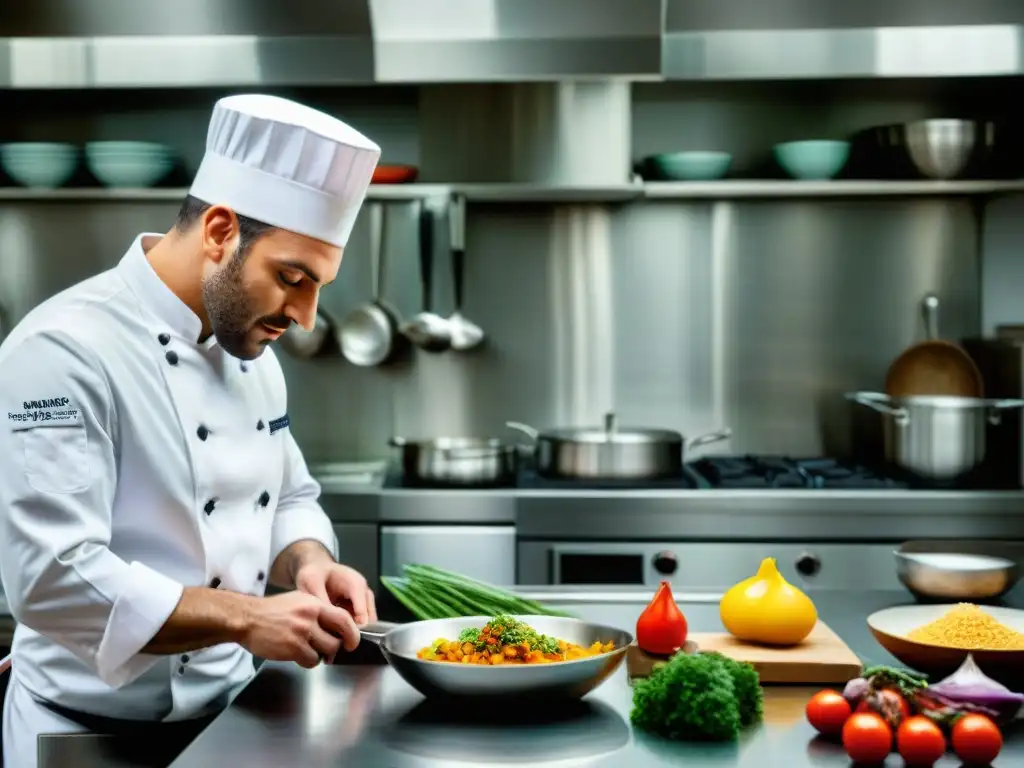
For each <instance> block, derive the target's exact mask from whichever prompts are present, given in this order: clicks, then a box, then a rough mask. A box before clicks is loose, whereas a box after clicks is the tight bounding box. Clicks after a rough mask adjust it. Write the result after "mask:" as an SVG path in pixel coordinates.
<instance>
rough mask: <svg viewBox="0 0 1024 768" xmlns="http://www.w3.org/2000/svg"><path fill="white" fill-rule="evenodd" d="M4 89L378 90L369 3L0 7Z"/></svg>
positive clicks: (91, 0) (205, 0) (124, 0)
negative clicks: (366, 86)
mask: <svg viewBox="0 0 1024 768" xmlns="http://www.w3.org/2000/svg"><path fill="white" fill-rule="evenodd" d="M0 31H2V32H3V34H4V35H5V37H2V38H0V87H8V88H182V87H202V86H268V85H271V86H273V85H319V84H345V83H372V82H374V75H373V73H374V66H373V35H372V31H371V26H370V7H369V2H368V0H32V2H24V3H23V2H3V3H0Z"/></svg>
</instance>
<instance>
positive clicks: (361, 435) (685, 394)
mask: <svg viewBox="0 0 1024 768" xmlns="http://www.w3.org/2000/svg"><path fill="white" fill-rule="evenodd" d="M175 211H176V206H174V205H173V204H170V203H166V202H165V203H122V204H117V205H111V204H110V203H85V202H75V203H54V202H17V203H5V204H4V205H3V206H0V274H2V275H3V276H4V278H3V281H2V283H0V305H2V306H3V307H4V309H5V311H6V313H7V314H8V315H9V316H11V317H13V318H18V317H21V316H23V315H24V313H25V312H26V311H28V310H29V309H30V308H31V307H32V306H33V305H35V304H36V303H37V302H38V301H40V300H41V299H42V298H45V297H46V296H49V295H51V294H52V293H54V292H56V291H57V290H60V289H61V288H63V287H65V286H67V285H70V284H72V283H74V282H75V281H77V280H80V279H82V278H84V277H86V276H88V275H90V274H92V273H94V272H96V271H98V270H100V269H103V268H105V267H107V266H111V265H113V264H114V263H116V261H117V259H118V258H119V257H120V255H121V253H122V252H123V251H124V249H125V247H126V246H127V245H128V244H129V242H130V240H131V238H132V237H133V236H134V234H135V233H137V232H139V231H143V230H156V231H162V230H163V229H165V228H166V227H167V225H168V222H170V221H171V220H172V217H173V216H174V213H175ZM413 212H414V208H413V207H412V206H408V205H403V204H392V205H391V206H390V207H389V211H388V236H387V244H386V248H387V252H386V259H387V263H386V265H385V266H386V274H385V283H386V286H385V287H386V293H387V298H388V299H389V300H390V301H391V302H393V303H394V304H395V305H396V307H397V308H398V309H399V311H400V312H401V313H402V314H403V315H409V314H411V313H413V312H415V311H416V310H417V309H418V306H419V276H418V262H417V250H416V248H417V242H416V235H415V232H416V230H415V222H414V219H413ZM467 218H468V231H467V268H466V275H465V278H466V306H465V312H466V314H467V315H468V316H469V317H471V318H472V319H473V320H475V321H476V322H477V323H478V324H480V325H481V326H482V327H483V328H484V330H485V331H486V333H487V336H488V342H487V344H486V346H485V347H484V348H483V349H481V350H478V351H476V352H473V353H468V354H463V355H460V354H457V353H446V354H443V355H431V354H427V353H420V352H417V353H415V356H414V357H413V359H411V360H407V361H399V362H398V364H396V365H395V366H392V367H390V368H382V369H369V370H361V369H357V368H354V367H352V366H350V365H348V364H346V363H345V362H344V361H343V360H340V359H337V360H332V359H327V360H313V361H297V360H292V359H288V358H287V357H286V355H285V354H284V353H283V352H280V353H279V354H280V356H281V357H282V360H283V361H284V365H285V369H286V373H287V376H288V380H289V385H290V401H291V402H290V405H289V409H290V412H291V417H292V424H293V428H294V430H295V432H296V435H297V437H298V439H299V440H300V441H301V443H302V445H303V446H304V448H305V450H306V452H307V456H308V457H309V458H310V459H311V460H318V461H319V460H355V459H364V458H376V457H383V456H386V455H387V453H388V448H387V439H388V437H390V436H391V435H393V434H402V435H406V436H429V435H438V434H503V433H504V432H505V429H504V426H503V425H504V422H505V421H506V420H509V419H515V420H519V421H526V422H529V423H533V424H536V425H538V426H541V427H545V426H556V425H568V424H585V423H593V424H597V423H599V422H600V418H601V415H602V414H603V413H604V412H605V411H606V410H611V409H614V410H615V411H616V412H618V413H619V414H620V417H621V419H622V421H623V422H630V423H634V424H637V423H643V424H650V425H661V426H667V427H672V428H676V429H680V430H682V431H683V432H684V433H685V434H687V435H691V436H696V435H697V434H698V433H702V432H705V431H710V430H713V429H716V428H718V427H720V426H730V427H732V428H733V430H734V437H733V439H732V440H731V442H729V443H725V444H720V445H717V446H715V448H714V449H715V450H716V451H735V452H745V451H779V452H787V453H792V454H816V453H820V452H822V451H830V452H837V451H838V452H841V451H845V450H846V448H847V447H848V440H849V435H850V426H849V415H850V408H849V407H848V406H847V404H846V403H845V402H844V400H843V399H842V393H843V392H844V391H845V390H849V389H859V388H871V387H878V386H880V384H881V381H882V377H883V375H884V372H885V369H886V367H887V365H888V363H889V361H890V360H891V358H892V356H893V355H895V354H897V353H898V352H899V350H900V349H901V348H902V347H903V346H904V345H906V344H908V343H910V342H912V341H913V340H915V339H916V338H919V337H920V334H921V326H920V319H919V318H920V313H919V311H918V308H917V304H918V302H919V300H920V298H921V296H922V295H923V294H924V293H925V292H927V291H930V290H934V291H937V292H938V293H939V294H940V296H941V297H942V299H943V307H942V310H943V312H942V318H941V332H942V334H943V335H944V336H947V337H950V338H959V337H962V336H967V335H973V334H976V333H977V332H978V331H979V327H980V300H979V297H980V290H979V257H978V253H977V234H976V227H977V225H976V219H975V217H974V215H973V212H972V209H971V207H970V204H969V203H968V202H966V201H961V200H943V199H927V200H926V199H921V200H906V201H901V200H879V201H869V200H849V201H843V200H814V201H772V202H759V201H750V202H742V203H678V202H664V203H661V202H659V203H645V204H635V205H629V206H622V207H603V206H597V205H585V206H568V205H560V206H550V205H536V206H510V205H492V206H472V207H471V209H470V211H469V214H468V217H467ZM438 229H439V230H443V228H442V227H439V228H438ZM436 245H437V251H438V255H439V258H438V259H437V260H436V263H435V286H436V291H435V303H436V308H437V309H439V310H441V311H443V312H447V311H449V310H450V308H451V287H450V286H451V281H450V273H449V269H448V267H449V261H448V258H447V251H446V245H447V243H446V238H445V236H444V233H443V232H441V231H439V233H438V236H437V241H436ZM367 248H368V232H367V230H366V222H365V217H363V218H362V220H361V221H360V223H359V225H358V226H357V230H356V232H355V234H354V236H353V239H352V241H351V242H350V244H349V248H348V250H347V254H346V257H345V259H344V261H343V264H342V268H341V271H340V274H339V279H338V281H337V283H336V284H335V285H334V286H331V287H330V288H328V289H326V290H325V291H324V293H323V298H322V302H323V306H324V308H325V309H327V310H328V311H329V312H330V313H331V314H333V315H335V316H336V317H340V316H342V315H343V314H344V313H345V312H347V311H348V310H350V309H352V308H354V307H355V306H357V305H358V304H359V303H360V302H362V301H365V300H366V299H368V298H369V295H370V282H369V269H368V259H366V258H363V256H364V254H365V253H366V250H367Z"/></svg>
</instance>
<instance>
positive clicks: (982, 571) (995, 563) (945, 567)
mask: <svg viewBox="0 0 1024 768" xmlns="http://www.w3.org/2000/svg"><path fill="white" fill-rule="evenodd" d="M894 554H895V556H896V575H897V577H898V578H899V580H900V582H901V583H902V584H903V585H904V586H905V587H906V588H907V589H909V590H910V591H911V592H912V593H913V594H914V595H915V596H917V597H919V598H923V599H926V600H947V601H948V600H957V601H962V602H973V601H981V600H994V599H995V598H998V597H1001V596H1002V595H1004V594H1006V593H1007V592H1009V591H1010V590H1011V589H1013V587H1014V586H1015V585H1016V584H1017V582H1018V581H1019V580H1020V576H1021V573H1020V563H1021V560H1022V559H1024V552H1022V548H1021V547H1019V546H1016V545H1013V544H1008V543H1004V542H993V541H931V540H928V541H908V542H906V543H905V544H904V545H903V546H901V547H900V548H899V549H897V550H895V552H894Z"/></svg>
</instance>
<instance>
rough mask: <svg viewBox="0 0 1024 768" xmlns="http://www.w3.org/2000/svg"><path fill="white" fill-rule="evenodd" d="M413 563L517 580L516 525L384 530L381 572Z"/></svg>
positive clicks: (488, 578)
mask: <svg viewBox="0 0 1024 768" xmlns="http://www.w3.org/2000/svg"><path fill="white" fill-rule="evenodd" d="M409 563H422V564H425V565H436V566H438V567H440V568H448V569H449V570H452V571H457V572H458V573H461V574H463V575H465V576H469V577H470V578H474V579H479V580H481V581H487V582H490V583H492V584H500V585H513V584H515V583H516V529H515V526H514V525H437V526H432V525H394V526H388V525H386V526H382V527H381V532H380V572H381V574H382V575H385V576H399V575H401V573H402V566H403V565H406V564H409Z"/></svg>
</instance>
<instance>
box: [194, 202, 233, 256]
mask: <svg viewBox="0 0 1024 768" xmlns="http://www.w3.org/2000/svg"><path fill="white" fill-rule="evenodd" d="M200 223H201V225H202V239H203V252H204V253H205V254H206V257H207V258H208V259H210V260H211V261H213V262H215V263H217V264H219V263H220V262H221V261H223V260H224V258H225V257H227V256H230V255H231V254H232V253H234V251H235V246H236V245H237V244H238V236H239V227H238V216H236V215H235V212H234V211H233V210H231V209H230V208H228V207H227V206H226V205H211V206H210V207H209V208H207V209H206V211H205V213H203V218H202V220H201V222H200Z"/></svg>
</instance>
